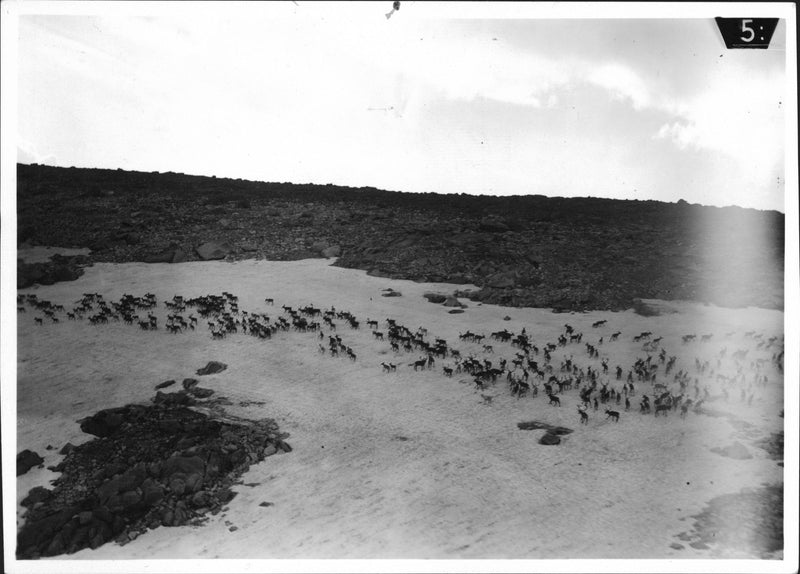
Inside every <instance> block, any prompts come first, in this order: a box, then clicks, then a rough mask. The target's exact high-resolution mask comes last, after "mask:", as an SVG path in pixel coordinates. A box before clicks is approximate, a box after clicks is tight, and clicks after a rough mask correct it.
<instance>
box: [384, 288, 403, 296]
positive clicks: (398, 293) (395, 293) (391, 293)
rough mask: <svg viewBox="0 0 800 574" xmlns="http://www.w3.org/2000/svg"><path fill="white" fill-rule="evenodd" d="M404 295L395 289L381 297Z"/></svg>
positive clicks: (387, 291) (389, 290)
mask: <svg viewBox="0 0 800 574" xmlns="http://www.w3.org/2000/svg"><path fill="white" fill-rule="evenodd" d="M402 296H403V294H402V293H400V291H395V290H394V289H387V290H386V291H385V292H384V293H381V297H402Z"/></svg>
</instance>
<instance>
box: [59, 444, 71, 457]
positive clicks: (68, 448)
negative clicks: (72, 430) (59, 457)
mask: <svg viewBox="0 0 800 574" xmlns="http://www.w3.org/2000/svg"><path fill="white" fill-rule="evenodd" d="M73 448H75V445H74V444H72V443H71V442H68V443H67V444H65V445H64V446H62V447H61V450H60V451H58V454H69V453H70V451H72V449H73Z"/></svg>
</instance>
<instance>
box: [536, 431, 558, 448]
mask: <svg viewBox="0 0 800 574" xmlns="http://www.w3.org/2000/svg"><path fill="white" fill-rule="evenodd" d="M539 444H544V445H554V444H561V437H560V436H558V435H557V434H555V433H552V432H549V431H548V432H546V433H544V436H543V437H542V438H540V439H539Z"/></svg>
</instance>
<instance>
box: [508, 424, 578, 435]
mask: <svg viewBox="0 0 800 574" xmlns="http://www.w3.org/2000/svg"><path fill="white" fill-rule="evenodd" d="M517 428H519V429H520V430H541V429H544V430H546V431H547V432H550V433H553V434H556V435H565V434H570V433H571V432H573V430H572V429H570V428H567V427H561V426H556V425H551V424H548V423H542V422H539V421H529V422H524V423H517Z"/></svg>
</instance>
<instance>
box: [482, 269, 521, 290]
mask: <svg viewBox="0 0 800 574" xmlns="http://www.w3.org/2000/svg"><path fill="white" fill-rule="evenodd" d="M516 284H517V277H516V275H515V274H514V272H513V271H504V272H501V273H495V274H494V275H491V276H489V277H487V278H486V285H487V286H488V287H494V288H495V289H508V288H511V287H514V285H516Z"/></svg>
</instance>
